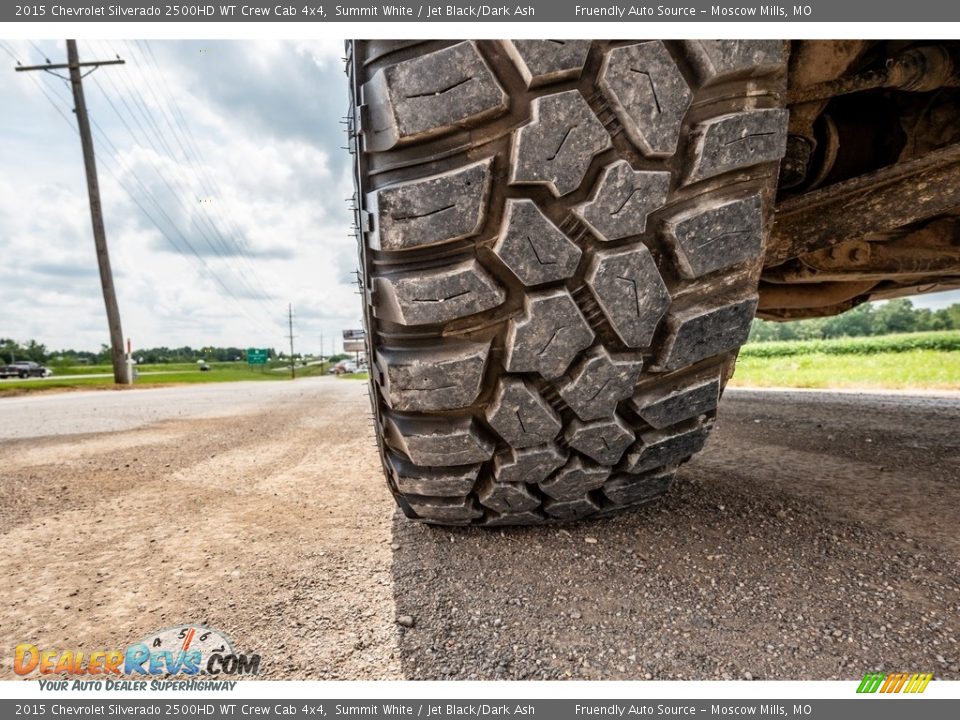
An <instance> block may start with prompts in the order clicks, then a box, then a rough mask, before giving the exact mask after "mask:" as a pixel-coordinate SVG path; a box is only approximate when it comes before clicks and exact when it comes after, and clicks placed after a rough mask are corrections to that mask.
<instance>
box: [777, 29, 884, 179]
mask: <svg viewBox="0 0 960 720" xmlns="http://www.w3.org/2000/svg"><path fill="white" fill-rule="evenodd" d="M867 47H868V43H867V41H865V40H802V41H797V42H794V43H793V45H792V49H791V53H790V68H789V74H788V79H787V87H788V88H789V89H790V90H789V91H788V96H789V92H790V91H793V90H795V89H802V88H806V87H810V86H814V85H819V84H821V83H824V82H828V81H830V80H835V79H836V78H838V77H840V76H841V75H843V74H844V73H845V72H847V71H848V70H849V69H850V67H851V66H852V65H853V64H854V63H855V62H856V61H857V59H858V58H859V57H860V56H861V55H862V54H863V53H864V51H865V50H866V49H867ZM826 104H827V101H826V100H817V101H814V102H809V103H794V104H793V105H792V106H791V108H790V125H789V128H788V131H787V133H788V136H789V138H790V140H789V141H788V146H787V156H786V157H785V158H784V160H783V163H782V167H783V168H784V170H783V171H781V187H787V188H788V187H796V186H797V185H799V184H801V183H802V182H803V181H804V179H805V178H806V177H807V173H808V171H807V166H808V163H809V161H810V157H811V156H812V155H813V152H814V151H815V150H816V147H817V141H816V138H815V136H814V132H813V123H814V122H815V121H816V119H817V118H818V117H819V116H820V113H822V112H823V109H824V108H825V107H826Z"/></svg>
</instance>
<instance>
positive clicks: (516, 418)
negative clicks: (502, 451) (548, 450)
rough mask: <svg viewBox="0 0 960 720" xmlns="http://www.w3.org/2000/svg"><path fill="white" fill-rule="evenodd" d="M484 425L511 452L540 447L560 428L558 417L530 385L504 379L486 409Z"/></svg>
mask: <svg viewBox="0 0 960 720" xmlns="http://www.w3.org/2000/svg"><path fill="white" fill-rule="evenodd" d="M487 422H489V423H490V427H492V428H493V429H494V430H496V431H497V434H499V435H500V437H502V438H503V439H504V440H506V441H507V442H508V443H510V445H511V447H514V448H525V447H531V446H533V445H542V444H543V443H546V442H549V441H550V440H553V439H554V438H555V437H556V436H557V434H558V433H559V432H560V430H561V428H562V427H563V423H562V422H561V421H560V416H559V415H557V413H556V411H555V410H554V409H553V408H552V407H550V405H549V404H547V401H546V400H544V399H543V397H541V395H540V393H538V392H537V390H536V388H535V387H533V386H532V385H531V384H530V383H529V382H527V381H525V380H523V379H521V378H515V377H505V378H503V379H501V380H500V382H499V383H498V384H497V389H496V390H495V391H494V394H493V398H492V399H491V401H490V404H489V405H488V407H487Z"/></svg>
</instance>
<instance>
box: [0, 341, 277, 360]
mask: <svg viewBox="0 0 960 720" xmlns="http://www.w3.org/2000/svg"><path fill="white" fill-rule="evenodd" d="M282 356H283V353H279V354H278V353H277V352H276V350H274V349H272V348H271V349H269V358H270V359H271V360H274V359H276V358H278V357H282ZM133 357H134V358H135V359H136V361H137V362H138V363H180V362H196V361H197V360H208V361H214V362H230V361H232V360H244V361H245V360H246V359H247V351H246V349H242V348H238V347H203V348H194V347H190V346H189V345H184V346H183V347H178V348H168V347H157V348H144V349H142V350H134V352H133ZM17 360H33V361H34V362H38V363H46V364H51V363H52V364H61V363H62V364H66V365H85V364H86V365H100V364H105V363H109V362H110V347H109V346H108V345H101V346H100V351H99V352H91V351H89V350H48V349H47V346H46V345H44V344H43V343H39V342H37V341H36V340H30V341H29V342H27V343H25V344H20V343H18V342H17V341H16V340H13V339H11V338H0V362H4V363H7V362H15V361H17Z"/></svg>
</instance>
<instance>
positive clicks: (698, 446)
mask: <svg viewBox="0 0 960 720" xmlns="http://www.w3.org/2000/svg"><path fill="white" fill-rule="evenodd" d="M711 429H712V425H703V426H700V427H697V428H694V429H693V430H686V431H684V432H680V433H677V434H674V435H666V436H662V435H652V434H645V435H641V438H640V441H639V442H638V443H637V444H636V445H635V446H634V448H633V449H632V450H631V451H630V452H629V453H627V456H626V458H625V459H624V462H623V470H624V471H625V472H627V473H644V472H647V471H649V470H654V469H656V468H659V467H663V466H664V465H673V464H675V463H679V462H682V461H684V460H686V459H687V458H689V457H690V456H691V455H693V454H694V453H697V452H700V450H702V449H703V445H704V443H706V441H707V436H708V435H709V434H710V430H711Z"/></svg>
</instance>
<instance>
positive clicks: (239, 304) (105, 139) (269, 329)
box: [0, 42, 275, 334]
mask: <svg viewBox="0 0 960 720" xmlns="http://www.w3.org/2000/svg"><path fill="white" fill-rule="evenodd" d="M0 47H2V48H3V50H4V51H5V52H6V53H7V55H9V56H10V57H11V58H12V59H13V60H14V62H16V63H17V64H18V65H21V63H20V61H19V59H18V58H17V57H16V55H15V54H14V53H13V52H12V51H11V50H10V48H9V47H8V46H7V45H6V44H5V43H2V42H0ZM28 77H30V79H31V80H32V81H33V83H34V85H36V87H37V88H38V89H39V90H40V92H41V94H42V95H43V96H44V98H45V99H46V100H47V102H49V103H50V105H51V106H52V107H53V109H54V110H55V111H56V112H57V114H58V115H60V117H61V118H62V119H63V120H64V122H66V123H67V124H68V125H69V126H70V127H71V128H72V129H73V130H74V132H79V131H78V129H77V128H76V127H75V126H74V124H73V123H72V122H71V121H70V119H69V117H68V116H67V115H66V114H65V113H64V112H63V110H61V108H60V106H59V105H58V104H57V102H56V100H55V99H54V98H56V95H55V94H54V95H53V97H51V93H49V92H48V91H47V89H46V88H45V87H44V86H43V84H42V83H40V81H39V80H37V78H36V77H34V76H32V75H31V76H28ZM58 99H59V100H60V102H61V103H65V101H64V100H63V99H62V98H58ZM66 106H67V108H68V109H69V107H70V106H69V104H66ZM91 121H92V124H93V127H94V129H95V131H96V133H97V135H98V136H99V137H100V139H101V141H102V142H104V143H105V144H106V145H107V146H109V147H110V148H112V150H113V152H114V157H112V158H110V157H109V156H106V157H105V160H106V161H107V162H110V161H112V162H113V163H115V164H116V165H117V166H118V167H119V168H120V171H121V172H123V173H125V174H130V175H132V176H133V178H134V180H135V181H136V182H137V184H138V185H139V186H140V188H141V190H142V192H143V195H144V196H145V197H146V198H147V199H149V200H150V201H151V202H153V204H154V205H155V206H156V208H157V210H158V211H159V212H160V213H161V214H162V215H163V216H164V217H165V218H166V219H167V221H168V223H169V224H170V226H171V228H172V229H173V230H174V231H176V232H177V234H179V235H180V236H181V238H182V239H183V240H184V242H185V244H186V245H187V246H188V247H189V248H190V249H191V251H192V252H193V254H194V255H195V256H196V258H197V260H199V261H200V263H201V265H203V267H204V269H205V270H206V271H207V274H208V275H209V276H211V277H212V278H213V279H214V280H216V281H217V282H218V284H220V285H221V287H222V288H223V289H224V291H225V292H226V293H227V294H228V295H229V296H230V297H231V299H232V300H233V301H234V302H235V303H236V304H237V307H238V308H239V309H240V310H241V312H242V313H243V314H244V315H246V316H247V318H248V319H250V320H251V321H253V322H254V323H255V324H258V325H259V326H260V327H261V328H262V329H265V330H266V331H267V332H268V333H269V334H273V333H274V332H275V328H272V327H269V326H268V325H266V323H264V321H262V320H260V319H258V318H256V317H254V316H251V315H250V313H249V312H248V311H247V310H246V307H245V306H244V305H243V303H242V302H241V301H240V300H239V298H237V297H236V295H235V294H234V293H233V292H232V291H231V290H230V288H229V287H228V286H226V285H225V284H224V283H223V281H222V280H221V279H220V278H219V276H218V275H217V274H216V273H215V272H214V271H213V270H212V268H210V267H209V265H207V263H206V262H205V261H204V259H203V257H202V256H200V254H199V253H197V252H196V250H195V248H193V247H192V245H191V244H190V242H189V240H187V239H186V237H185V236H184V235H183V233H182V232H181V231H180V230H179V228H178V227H177V225H176V223H174V222H173V220H172V219H171V218H170V217H169V215H167V213H166V212H165V211H164V210H163V207H162V206H161V205H160V203H159V201H157V199H156V198H155V197H154V195H153V193H152V192H150V190H149V188H148V187H147V186H146V185H145V184H144V183H143V181H142V180H141V179H140V177H139V175H137V174H136V172H135V171H134V170H133V169H132V168H130V167H128V166H125V165H124V164H123V163H122V162H121V161H120V160H119V159H118V157H119V151H118V150H117V148H116V146H115V145H114V144H113V143H112V142H111V141H110V139H109V137H108V136H107V135H106V133H105V132H104V131H103V129H102V128H101V127H100V125H99V124H98V123H97V122H96V120H95V119H93V118H91ZM107 162H105V164H104V166H105V169H106V170H107V172H108V173H109V174H110V175H111V177H113V178H114V180H115V181H116V182H117V184H118V185H119V186H120V187H122V188H123V189H124V191H125V192H126V193H127V195H128V196H129V197H130V199H131V201H132V202H133V203H134V204H135V205H136V206H137V207H138V208H139V209H140V211H141V212H142V213H143V214H144V215H145V216H146V217H147V219H148V220H149V221H150V222H151V224H152V225H154V227H155V228H156V229H157V231H158V232H159V233H160V234H161V235H162V236H163V237H164V239H166V240H167V242H168V243H169V244H170V245H171V246H172V247H173V248H174V249H175V250H176V251H177V252H178V253H179V254H180V255H181V256H182V257H183V258H184V259H188V258H187V256H186V254H185V253H184V251H183V249H182V248H181V247H180V246H179V245H178V244H177V243H176V241H174V240H173V238H171V237H170V235H169V234H168V233H167V232H166V231H165V230H164V229H163V228H162V226H161V225H160V223H159V222H157V220H156V219H155V218H154V216H153V215H152V214H151V213H150V212H149V211H148V210H147V208H146V207H144V205H143V204H142V203H141V202H140V200H139V199H138V198H137V196H136V195H135V194H134V193H132V192H131V191H130V189H129V188H128V187H127V186H126V184H125V183H123V181H122V180H121V179H120V177H119V176H118V175H117V173H115V172H114V171H113V169H112V168H111V167H110V166H109V164H107Z"/></svg>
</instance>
